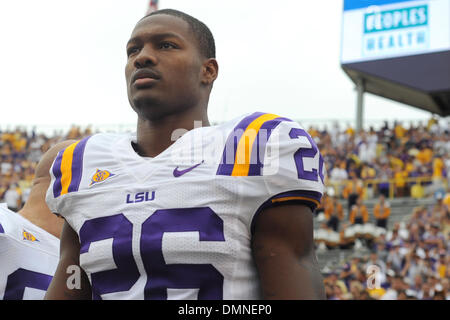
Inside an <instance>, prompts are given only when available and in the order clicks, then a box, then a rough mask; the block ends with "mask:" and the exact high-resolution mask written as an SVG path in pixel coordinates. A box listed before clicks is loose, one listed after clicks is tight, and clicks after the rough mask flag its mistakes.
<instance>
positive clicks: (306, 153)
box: [289, 128, 324, 183]
mask: <svg viewBox="0 0 450 320" xmlns="http://www.w3.org/2000/svg"><path fill="white" fill-rule="evenodd" d="M289 137H291V139H298V137H306V138H307V139H308V141H309V143H310V144H311V147H310V148H306V147H301V148H299V149H298V150H297V151H296V152H295V153H294V160H295V166H296V167H297V173H298V178H299V179H304V180H310V181H318V180H319V179H318V177H320V180H322V183H323V180H324V176H323V162H324V161H323V157H322V155H321V154H320V153H319V171H317V169H315V168H313V169H312V171H307V170H305V168H304V166H303V159H304V158H314V157H315V156H316V154H317V152H319V149H318V148H317V146H316V143H315V142H314V140H313V139H312V138H311V137H310V136H309V134H308V133H306V131H305V130H303V129H300V128H292V129H291V131H290V132H289Z"/></svg>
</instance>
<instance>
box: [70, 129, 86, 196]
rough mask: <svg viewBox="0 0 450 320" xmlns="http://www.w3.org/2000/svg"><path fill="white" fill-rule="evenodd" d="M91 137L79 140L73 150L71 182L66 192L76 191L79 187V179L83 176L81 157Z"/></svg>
mask: <svg viewBox="0 0 450 320" xmlns="http://www.w3.org/2000/svg"><path fill="white" fill-rule="evenodd" d="M90 137H91V136H89V137H86V138H84V139H83V140H81V141H80V142H79V143H78V144H77V146H76V147H75V150H74V151H73V158H72V180H71V181H70V185H69V189H68V192H74V191H78V188H79V187H80V182H81V177H82V175H83V155H84V149H85V147H86V143H87V141H88V140H89V138H90Z"/></svg>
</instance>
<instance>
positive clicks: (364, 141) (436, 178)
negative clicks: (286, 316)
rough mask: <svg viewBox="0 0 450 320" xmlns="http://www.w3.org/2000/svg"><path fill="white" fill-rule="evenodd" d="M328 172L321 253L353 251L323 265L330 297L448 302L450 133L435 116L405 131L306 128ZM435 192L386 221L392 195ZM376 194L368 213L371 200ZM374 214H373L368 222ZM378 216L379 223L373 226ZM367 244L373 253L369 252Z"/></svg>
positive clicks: (398, 125) (321, 210)
mask: <svg viewBox="0 0 450 320" xmlns="http://www.w3.org/2000/svg"><path fill="white" fill-rule="evenodd" d="M308 131H309V132H310V134H311V136H312V137H313V138H314V139H315V141H316V142H317V144H318V147H319V150H321V153H322V155H323V157H324V161H325V165H326V168H327V172H328V177H327V181H326V185H327V186H328V188H327V192H326V194H325V195H324V197H323V198H322V203H321V206H320V207H319V208H318V209H317V210H316V215H317V218H318V219H317V221H318V222H319V224H320V226H319V228H318V229H316V230H315V233H314V237H315V241H316V244H317V248H318V250H319V251H321V250H322V251H323V250H328V249H331V250H333V249H335V248H339V249H342V250H345V249H348V250H352V252H353V254H352V255H351V256H350V258H348V259H347V261H343V262H342V264H341V265H339V266H337V267H334V268H333V269H330V268H328V267H326V268H325V269H326V270H323V273H324V276H325V289H326V295H327V298H328V299H330V300H370V299H374V300H378V299H381V300H402V299H421V300H431V299H434V300H438V299H446V300H449V299H450V286H449V281H450V194H449V193H448V190H449V189H448V186H449V174H448V173H449V172H450V135H449V126H448V123H447V124H446V125H444V126H440V125H439V124H438V121H437V119H436V118H431V119H430V120H429V121H428V123H427V124H426V125H420V124H419V125H418V126H410V128H409V129H406V128H405V127H404V126H402V124H401V123H399V122H394V125H393V127H392V128H389V125H388V123H385V125H384V126H383V127H382V128H381V129H380V130H374V129H373V128H371V129H370V130H368V131H363V132H359V133H357V132H355V130H354V129H352V128H351V127H348V128H347V129H346V130H340V129H339V127H338V126H334V127H333V128H332V129H331V130H323V131H319V130H316V129H314V128H312V127H311V128H309V130H308ZM397 197H411V198H422V197H433V198H434V199H435V201H436V202H435V204H434V205H432V206H431V207H426V206H419V207H416V208H414V210H413V211H412V212H411V213H410V217H408V219H406V221H402V222H397V223H395V224H394V225H393V227H392V228H389V227H388V226H389V225H388V220H389V216H390V213H391V208H390V205H389V198H397ZM368 199H371V200H374V199H377V201H376V203H375V205H374V206H373V208H371V209H370V210H369V209H368V206H366V204H365V201H366V200H368ZM370 218H372V219H370ZM371 221H374V222H375V223H371ZM361 249H367V250H368V252H370V253H368V254H365V253H364V252H367V251H364V250H361Z"/></svg>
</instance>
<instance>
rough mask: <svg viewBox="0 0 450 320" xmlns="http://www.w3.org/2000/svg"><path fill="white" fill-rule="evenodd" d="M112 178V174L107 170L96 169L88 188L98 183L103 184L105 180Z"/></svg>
mask: <svg viewBox="0 0 450 320" xmlns="http://www.w3.org/2000/svg"><path fill="white" fill-rule="evenodd" d="M112 176H114V174H113V173H111V172H109V171H108V170H99V169H97V171H96V172H95V173H94V175H93V176H92V179H91V184H90V185H89V186H92V185H93V184H96V183H99V182H103V181H105V180H106V179H108V178H111V177H112Z"/></svg>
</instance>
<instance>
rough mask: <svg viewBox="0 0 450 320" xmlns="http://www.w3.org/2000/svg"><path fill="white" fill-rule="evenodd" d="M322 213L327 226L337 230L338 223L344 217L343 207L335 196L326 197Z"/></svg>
mask: <svg viewBox="0 0 450 320" xmlns="http://www.w3.org/2000/svg"><path fill="white" fill-rule="evenodd" d="M324 215H325V219H326V220H327V225H328V227H330V228H331V229H333V230H334V231H336V232H337V231H338V230H339V223H340V222H341V221H342V220H343V219H344V208H343V206H342V204H341V203H340V202H339V201H338V199H337V197H336V196H334V195H333V196H332V197H327V201H326V202H325V204H324Z"/></svg>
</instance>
